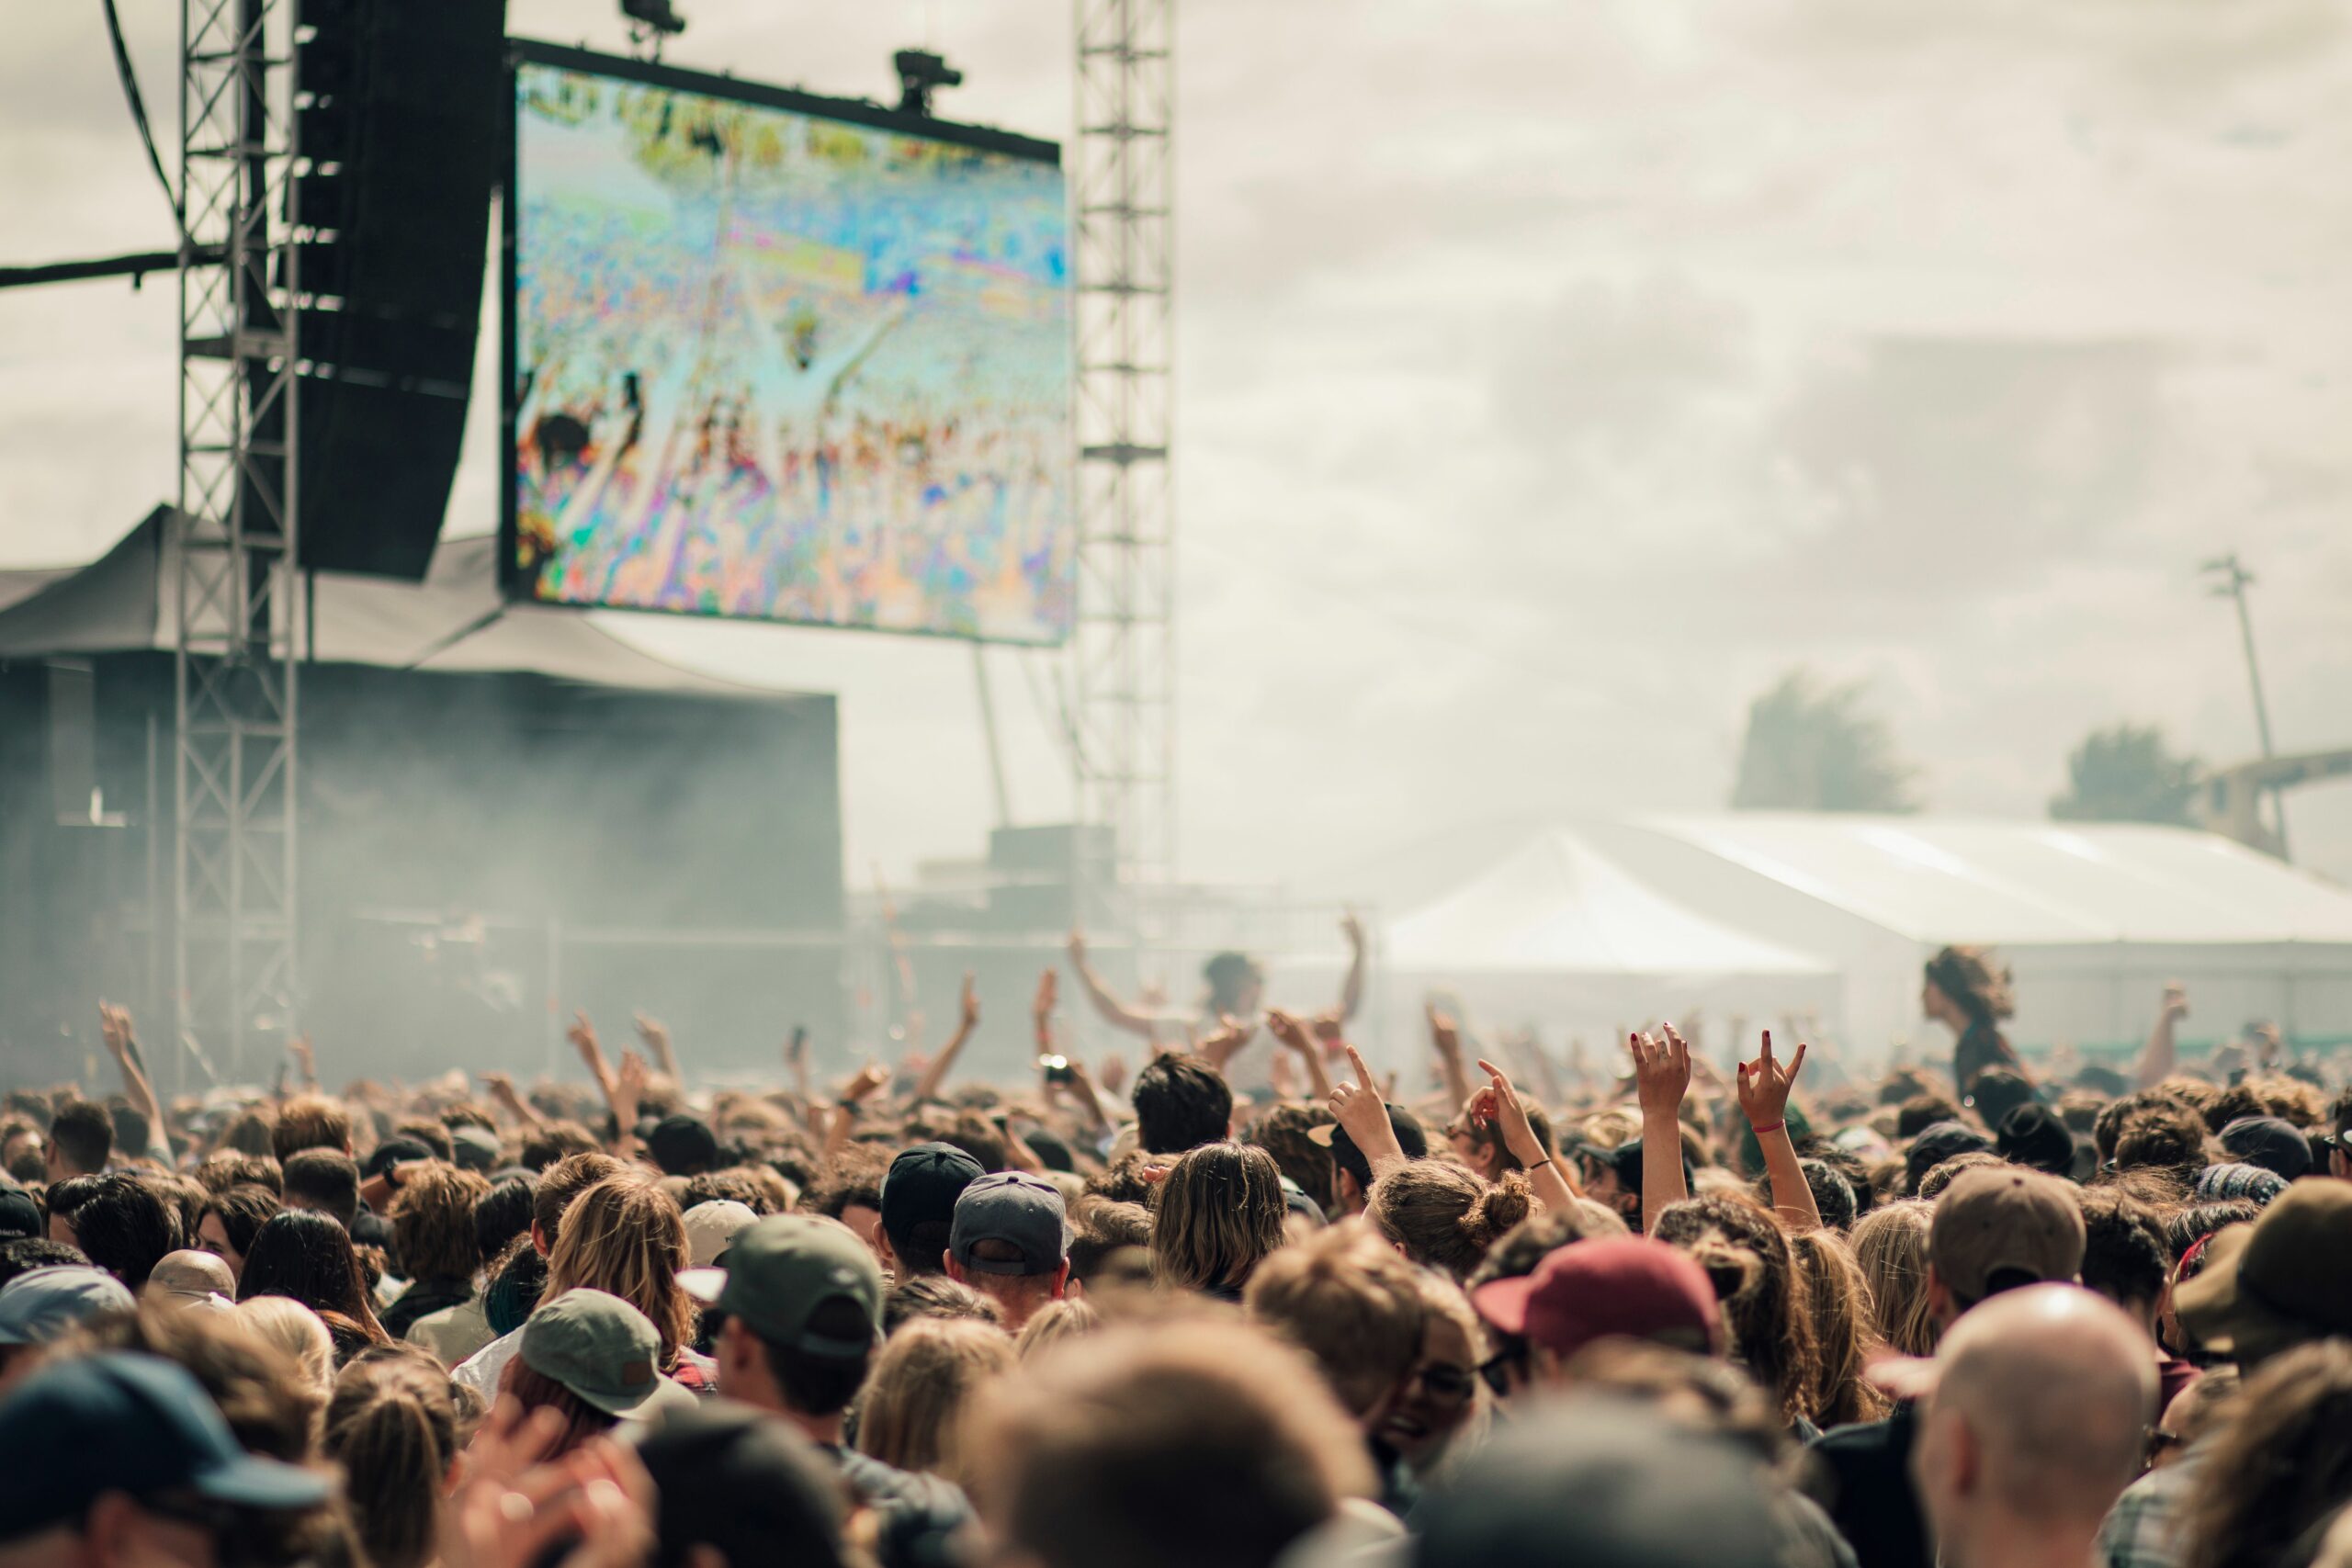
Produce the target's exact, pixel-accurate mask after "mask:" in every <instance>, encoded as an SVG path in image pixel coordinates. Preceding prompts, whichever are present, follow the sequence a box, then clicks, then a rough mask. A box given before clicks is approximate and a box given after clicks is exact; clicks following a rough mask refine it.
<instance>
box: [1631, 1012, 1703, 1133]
mask: <svg viewBox="0 0 2352 1568" xmlns="http://www.w3.org/2000/svg"><path fill="white" fill-rule="evenodd" d="M1625 1045H1626V1049H1627V1050H1629V1051H1630V1052H1632V1053H1633V1057H1634V1094H1635V1095H1636V1097H1637V1098H1638V1100H1639V1101H1640V1104H1641V1108H1642V1117H1643V1119H1644V1120H1645V1121H1646V1120H1648V1119H1649V1118H1651V1117H1653V1116H1662V1117H1664V1118H1665V1119H1666V1120H1668V1121H1673V1120H1675V1119H1677V1118H1679V1117H1680V1115H1681V1114H1682V1097H1683V1096H1684V1095H1686V1094H1688V1093H1690V1092H1691V1047H1690V1045H1689V1044H1687V1043H1685V1042H1684V1041H1683V1038H1682V1036H1680V1035H1679V1034H1677V1033H1676V1032H1674V1029H1673V1026H1672V1025H1670V1024H1669V1025H1668V1027H1667V1030H1666V1033H1665V1035H1664V1037H1663V1038H1661V1037H1659V1036H1657V1035H1654V1034H1634V1035H1631V1036H1628V1037H1627V1039H1626V1042H1625Z"/></svg>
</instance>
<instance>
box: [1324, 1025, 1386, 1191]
mask: <svg viewBox="0 0 2352 1568" xmlns="http://www.w3.org/2000/svg"><path fill="white" fill-rule="evenodd" d="M1346 1050H1347V1054H1348V1070H1349V1071H1351V1072H1352V1073H1353V1074H1354V1075H1355V1077H1354V1079H1353V1081H1351V1082H1349V1081H1343V1082H1340V1083H1338V1084H1335V1085H1333V1086H1332V1089H1331V1094H1330V1098H1329V1100H1326V1101H1325V1102H1324V1103H1325V1104H1326V1106H1328V1107H1329V1110H1330V1112H1331V1118H1332V1120H1333V1121H1335V1122H1339V1124H1340V1127H1341V1128H1342V1129H1344V1130H1345V1131H1346V1133H1347V1134H1348V1136H1349V1137H1350V1138H1351V1139H1352V1140H1354V1142H1355V1145H1356V1147H1357V1148H1358V1149H1359V1150H1361V1151H1363V1156H1364V1159H1365V1160H1366V1161H1367V1162H1369V1163H1370V1164H1371V1165H1372V1167H1373V1168H1374V1169H1375V1170H1377V1169H1378V1168H1379V1167H1380V1164H1381V1162H1382V1160H1383V1159H1393V1160H1395V1161H1396V1162H1397V1163H1398V1164H1400V1165H1401V1164H1403V1163H1404V1159H1405V1150H1404V1146H1403V1145H1400V1144H1398V1143H1397V1129H1396V1128H1395V1126H1393V1125H1392V1124H1391V1123H1390V1122H1389V1120H1388V1107H1387V1105H1386V1104H1385V1103H1384V1102H1383V1101H1382V1100H1381V1098H1380V1089H1379V1088H1378V1087H1377V1083H1378V1080H1376V1079H1375V1078H1374V1077H1373V1076H1372V1068H1371V1067H1369V1066H1366V1065H1365V1063H1364V1059H1363V1054H1362V1053H1361V1052H1359V1051H1358V1050H1357V1049H1356V1048H1355V1047H1354V1046H1353V1045H1350V1046H1348V1047H1346Z"/></svg>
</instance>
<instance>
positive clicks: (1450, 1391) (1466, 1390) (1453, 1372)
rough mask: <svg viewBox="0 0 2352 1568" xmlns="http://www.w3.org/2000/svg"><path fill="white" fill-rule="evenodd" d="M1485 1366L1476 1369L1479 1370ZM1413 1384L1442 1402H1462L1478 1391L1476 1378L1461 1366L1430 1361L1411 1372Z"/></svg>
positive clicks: (1482, 1369)
mask: <svg viewBox="0 0 2352 1568" xmlns="http://www.w3.org/2000/svg"><path fill="white" fill-rule="evenodd" d="M1485 1370H1486V1369H1485V1368H1483V1367H1481V1368H1479V1369H1478V1371H1480V1372H1484V1371H1485ZM1413 1384H1414V1386H1416V1387H1419V1388H1420V1389H1422V1390H1424V1391H1426V1392H1427V1393H1428V1394H1429V1396H1430V1398H1431V1399H1433V1400H1436V1401H1438V1402H1439V1403H1440V1404H1465V1403H1467V1402H1468V1400H1469V1399H1470V1397H1471V1396H1472V1395H1473V1394H1475V1393H1477V1392H1478V1380H1477V1378H1476V1377H1475V1376H1473V1375H1472V1374H1471V1373H1470V1372H1467V1371H1464V1370H1463V1369H1462V1368H1460V1367H1456V1366H1450V1365H1448V1364H1447V1363H1445V1362H1443V1361H1431V1362H1430V1363H1429V1364H1428V1365H1427V1366H1425V1367H1422V1368H1420V1369H1419V1371H1415V1372H1414V1373H1413Z"/></svg>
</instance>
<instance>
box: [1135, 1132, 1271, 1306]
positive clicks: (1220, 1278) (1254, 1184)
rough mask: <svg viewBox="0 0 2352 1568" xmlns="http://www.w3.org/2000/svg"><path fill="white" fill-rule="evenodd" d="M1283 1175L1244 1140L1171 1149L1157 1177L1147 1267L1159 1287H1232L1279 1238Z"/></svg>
mask: <svg viewBox="0 0 2352 1568" xmlns="http://www.w3.org/2000/svg"><path fill="white" fill-rule="evenodd" d="M1284 1213H1286V1210H1285V1209H1284V1207H1283V1176H1282V1170H1281V1168H1279V1167H1278V1166H1276V1165H1275V1164H1274V1156H1272V1155H1270V1154H1268V1153H1267V1152H1266V1151H1265V1150H1263V1149H1261V1148H1258V1147H1256V1146H1254V1145H1248V1144H1222V1143H1220V1144H1203V1145H1201V1146H1200V1147H1198V1148H1195V1149H1188V1150H1186V1151H1185V1152H1184V1153H1183V1154H1182V1155H1180V1156H1177V1159H1176V1163H1175V1164H1174V1165H1172V1166H1170V1167H1169V1169H1168V1175H1167V1177H1166V1179H1163V1180H1162V1181H1161V1182H1160V1184H1159V1199H1158V1201H1157V1202H1156V1203H1155V1204H1154V1206H1153V1214H1152V1222H1151V1273H1152V1278H1153V1280H1156V1281H1157V1282H1158V1283H1159V1284H1160V1285H1162V1286H1168V1287H1173V1288H1176V1289H1180V1290H1188V1291H1208V1290H1216V1289H1217V1288H1219V1287H1223V1288H1226V1289H1228V1290H1238V1289H1239V1288H1240V1287H1241V1286H1243V1285H1245V1284H1247V1283H1249V1281H1250V1275H1251V1274H1252V1273H1254V1272H1256V1271H1257V1268H1258V1265H1259V1264H1260V1263H1261V1262H1262V1261H1263V1260H1264V1259H1265V1257H1266V1255H1267V1254H1268V1253H1270V1252H1272V1251H1273V1250H1274V1249H1275V1248H1276V1247H1280V1246H1282V1244H1283V1214H1284Z"/></svg>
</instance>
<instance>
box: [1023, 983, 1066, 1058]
mask: <svg viewBox="0 0 2352 1568" xmlns="http://www.w3.org/2000/svg"><path fill="white" fill-rule="evenodd" d="M1061 994H1062V976H1061V971H1060V970H1058V969H1046V970H1042V971H1040V972H1039V974H1038V976H1037V994H1036V996H1035V997H1034V998H1031V999H1030V1002H1029V1017H1030V1019H1031V1020H1032V1021H1034V1022H1035V1024H1036V1026H1037V1038H1038V1040H1039V1041H1040V1042H1041V1043H1042V1042H1043V1041H1044V1040H1045V1039H1046V1033H1047V1032H1048V1031H1049V1030H1051V1029H1052V1027H1053V1022H1054V1004H1055V1003H1056V1002H1057V1001H1058V1000H1060V998H1061Z"/></svg>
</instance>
